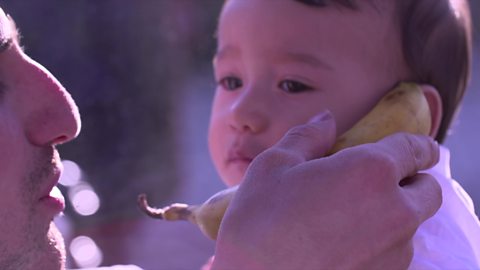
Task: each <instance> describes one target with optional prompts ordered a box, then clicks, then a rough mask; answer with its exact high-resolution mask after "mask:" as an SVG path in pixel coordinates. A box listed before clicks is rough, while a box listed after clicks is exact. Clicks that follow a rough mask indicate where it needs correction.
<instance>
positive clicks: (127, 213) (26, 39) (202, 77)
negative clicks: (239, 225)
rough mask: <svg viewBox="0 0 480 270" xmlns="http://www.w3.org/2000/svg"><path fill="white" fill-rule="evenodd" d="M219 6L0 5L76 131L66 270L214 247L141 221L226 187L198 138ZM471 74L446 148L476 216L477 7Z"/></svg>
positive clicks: (67, 150)
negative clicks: (64, 98)
mask: <svg viewBox="0 0 480 270" xmlns="http://www.w3.org/2000/svg"><path fill="white" fill-rule="evenodd" d="M222 2H223V1H222V0H202V1H198V0H144V1H127V0H102V1H95V0H84V1H63V0H42V1H18V0H2V1H1V3H0V5H1V6H2V7H3V8H4V9H5V10H6V12H7V13H9V14H11V15H12V17H13V18H14V20H15V21H16V23H17V26H18V27H19V28H20V30H21V33H22V36H23V38H22V43H23V45H24V47H25V50H26V52H27V53H28V54H29V55H30V56H32V57H33V58H34V59H36V60H37V61H39V62H40V63H42V64H43V65H44V66H45V67H47V68H48V69H49V70H50V71H51V72H52V73H53V74H54V75H55V76H56V77H57V78H58V79H59V80H60V81H61V82H62V83H63V84H64V85H65V87H66V88H67V89H68V90H69V91H70V93H71V94H72V96H73V97H74V99H75V100H76V102H77V104H78V106H79V108H80V112H81V114H82V124H83V127H82V133H81V135H80V136H79V137H78V139H77V140H75V141H74V142H72V143H69V144H67V145H64V146H61V149H60V151H61V153H62V158H63V160H64V165H65V173H64V176H63V177H62V179H61V189H62V192H63V193H64V195H65V197H66V201H67V207H66V210H65V213H64V215H63V216H61V217H59V218H57V220H56V222H57V224H58V225H59V227H60V228H61V230H62V231H63V233H64V235H65V236H66V244H67V249H68V256H69V258H68V261H69V265H68V266H69V267H70V268H87V267H94V266H103V265H112V264H136V265H138V266H140V267H143V268H144V269H148V270H150V269H152V270H158V269H169V270H175V269H178V270H189V269H199V268H200V266H201V265H202V264H203V263H205V261H206V260H207V259H208V258H209V256H211V255H212V254H213V246H214V244H213V242H212V241H210V240H208V239H206V238H205V237H204V236H203V235H202V234H201V233H200V232H199V231H198V230H197V228H196V227H194V226H193V225H190V224H188V223H186V222H180V223H166V222H160V221H158V220H153V219H150V218H147V217H146V216H145V215H143V214H142V213H140V211H139V210H138V208H137V204H136V198H137V195H138V194H139V193H147V194H148V196H149V201H150V202H151V204H152V205H158V206H161V205H165V204H169V203H172V202H186V203H201V202H203V201H204V200H205V199H207V198H208V197H209V196H210V195H211V194H213V193H215V192H216V191H218V190H220V189H222V188H223V187H224V186H223V184H222V183H221V181H220V180H219V178H218V176H217V175H216V172H215V170H214V168H213V165H212V164H211V162H210V159H209V155H208V150H207V143H206V135H207V124H208V118H209V110H210V109H209V108H210V104H211V100H212V97H213V93H214V85H215V84H214V81H213V74H212V68H211V58H212V56H213V53H214V50H215V39H214V32H215V25H216V21H217V15H218V13H219V11H220V8H221V4H222ZM471 5H472V13H473V14H474V16H473V17H474V23H475V27H476V28H475V52H474V57H475V61H474V71H473V78H472V82H471V84H470V89H469V91H468V93H467V95H466V97H465V100H464V106H463V108H462V110H461V113H460V116H459V118H458V119H457V121H456V122H455V124H454V127H453V129H452V132H451V135H450V136H449V138H448V140H447V142H446V145H447V146H449V147H450V148H451V153H452V157H453V159H452V173H453V176H454V178H455V179H457V180H458V181H459V182H460V183H461V184H462V185H463V186H464V188H465V189H466V190H467V191H468V192H469V193H470V194H471V196H472V198H473V200H474V202H475V203H476V205H477V214H478V213H479V208H480V180H479V179H478V176H479V175H480V167H479V161H478V157H477V156H476V155H477V154H478V153H480V143H479V141H478V140H479V138H480V125H479V124H478V119H479V118H480V106H479V104H480V93H479V89H480V56H479V54H480V42H479V36H480V35H479V31H480V30H479V29H480V22H479V16H478V15H480V2H479V1H476V0H472V1H471Z"/></svg>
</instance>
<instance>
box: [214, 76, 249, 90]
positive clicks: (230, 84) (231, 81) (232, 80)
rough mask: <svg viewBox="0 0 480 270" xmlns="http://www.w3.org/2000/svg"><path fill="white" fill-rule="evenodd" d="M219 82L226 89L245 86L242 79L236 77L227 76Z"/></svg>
mask: <svg viewBox="0 0 480 270" xmlns="http://www.w3.org/2000/svg"><path fill="white" fill-rule="evenodd" d="M218 84H219V85H220V86H221V87H223V88H224V89H225V90H235V89H238V88H241V87H242V86H243V84H242V81H241V80H240V79H239V78H236V77H225V78H223V79H221V80H220V81H219V82H218Z"/></svg>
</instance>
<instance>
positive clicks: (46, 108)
mask: <svg viewBox="0 0 480 270" xmlns="http://www.w3.org/2000/svg"><path fill="white" fill-rule="evenodd" d="M30 68H31V69H30V72H29V74H30V75H31V76H30V79H29V80H28V81H29V84H31V85H27V87H31V89H32V97H30V99H31V102H32V104H31V108H32V109H31V110H28V111H29V115H28V116H27V119H28V120H27V136H28V137H29V139H30V141H31V142H32V143H33V144H35V145H39V146H43V145H56V144H62V143H65V142H68V141H70V140H72V139H74V138H75V137H77V135H78V134H79V132H80V127H81V121H80V114H79V111H78V107H77V105H76V104H75V102H74V100H73V98H72V97H71V95H70V93H68V92H67V91H66V89H65V88H64V87H63V86H62V85H61V84H60V82H59V81H58V80H57V79H56V78H55V77H54V76H53V75H52V74H51V73H50V72H49V71H48V70H46V69H45V68H44V67H43V66H41V65H40V64H38V63H36V62H34V61H33V60H31V62H30Z"/></svg>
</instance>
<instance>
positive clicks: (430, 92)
mask: <svg viewBox="0 0 480 270" xmlns="http://www.w3.org/2000/svg"><path fill="white" fill-rule="evenodd" d="M420 87H421V88H422V91H423V94H424V95H425V98H426V99H427V102H428V106H429V107H430V115H431V117H432V127H431V129H430V134H429V135H430V137H433V138H435V137H436V136H437V133H438V129H439V128H440V123H441V122H442V116H443V106H442V98H441V97H440V94H439V93H438V91H437V89H436V88H435V87H433V86H431V85H427V84H423V85H420Z"/></svg>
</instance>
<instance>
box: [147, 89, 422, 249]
mask: <svg viewBox="0 0 480 270" xmlns="http://www.w3.org/2000/svg"><path fill="white" fill-rule="evenodd" d="M430 117H431V116H430V109H429V106H428V102H427V100H426V98H425V96H424V95H423V92H422V89H421V88H420V87H419V86H418V85H417V84H415V83H400V84H399V85H398V86H397V87H396V88H394V89H393V90H392V91H390V92H389V93H387V94H386V95H385V96H384V97H383V98H382V99H381V100H380V101H379V102H378V104H377V105H376V106H375V107H374V108H373V109H372V110H371V111H370V112H369V113H368V114H367V115H365V116H364V117H363V118H362V119H360V121H358V122H357V123H356V124H355V125H354V126H353V127H352V128H351V129H350V130H348V131H347V132H345V133H344V134H343V135H342V136H340V137H339V138H338V139H337V142H336V143H335V145H334V146H333V148H332V149H331V150H330V151H329V153H328V155H331V154H334V153H336V152H338V151H340V150H342V149H344V148H347V147H351V146H355V145H359V144H364V143H371V142H376V141H378V140H380V139H382V138H383V137H385V136H388V135H391V134H393V133H396V132H409V133H414V134H423V135H428V134H429V133H430V129H431V118H430ZM237 189H238V186H233V187H231V188H228V189H225V190H222V191H220V192H218V193H216V194H214V195H213V196H212V197H210V198H209V199H208V200H207V201H205V202H204V203H203V204H201V205H187V204H179V203H175V204H172V205H170V206H167V207H164V208H160V209H158V208H153V207H150V206H149V205H148V202H147V197H146V195H145V194H140V195H139V197H138V204H139V206H140V209H141V210H143V211H144V212H145V213H146V214H147V215H149V216H151V217H154V218H160V219H164V220H172V221H173V220H188V221H190V222H192V223H193V224H196V225H197V226H198V227H199V228H200V230H201V231H202V232H203V233H204V234H205V235H206V236H207V237H209V238H211V239H213V240H215V239H216V238H217V234H218V230H219V227H220V222H221V221H222V218H223V215H224V214H225V211H226V210H227V207H228V205H229V204H230V201H231V200H232V198H233V196H234V195H235V192H236V191H237Z"/></svg>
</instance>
